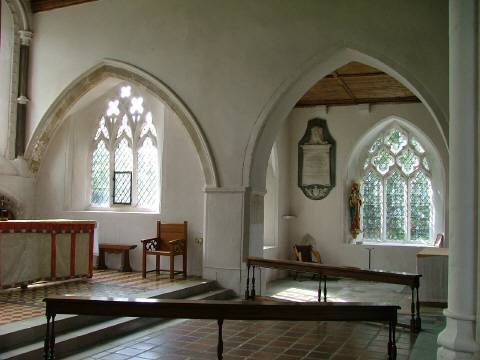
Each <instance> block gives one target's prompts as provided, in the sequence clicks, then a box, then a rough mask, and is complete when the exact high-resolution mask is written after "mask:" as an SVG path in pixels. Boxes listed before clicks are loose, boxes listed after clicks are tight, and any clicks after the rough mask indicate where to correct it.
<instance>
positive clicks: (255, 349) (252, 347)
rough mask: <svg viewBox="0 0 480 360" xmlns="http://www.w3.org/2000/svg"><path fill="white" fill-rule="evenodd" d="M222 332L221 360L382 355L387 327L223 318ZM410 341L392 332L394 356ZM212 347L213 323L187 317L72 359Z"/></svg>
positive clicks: (157, 355)
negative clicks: (178, 321) (179, 321)
mask: <svg viewBox="0 0 480 360" xmlns="http://www.w3.org/2000/svg"><path fill="white" fill-rule="evenodd" d="M223 337H224V359H225V360H234V359H238V360H239V359H267V360H269V359H275V360H294V359H335V360H354V359H355V360H361V359H385V358H386V349H387V341H388V328H386V327H385V326H382V325H381V324H367V323H344V322H285V321H277V322H274V321H257V322H253V321H225V323H224V330H223ZM415 340H416V336H415V335H411V334H410V333H409V332H398V334H397V347H398V359H399V360H401V359H408V357H409V354H410V349H411V347H412V345H413V344H414V343H415ZM216 352H217V323H216V322H215V321H206V320H187V321H184V322H183V323H181V324H178V325H173V326H171V327H167V328H164V329H161V330H157V331H154V332H152V333H150V334H148V335H146V336H142V337H139V338H137V339H135V340H130V341H127V342H126V343H124V344H122V345H118V343H117V345H116V346H113V345H112V346H111V347H108V346H105V347H104V348H102V349H101V351H100V350H99V351H98V352H93V353H91V354H89V355H87V356H86V357H75V359H89V360H90V359H110V360H115V359H162V360H164V359H171V360H180V359H182V360H187V359H188V360H195V359H217V356H216ZM84 355H85V354H84ZM72 359H73V358H72Z"/></svg>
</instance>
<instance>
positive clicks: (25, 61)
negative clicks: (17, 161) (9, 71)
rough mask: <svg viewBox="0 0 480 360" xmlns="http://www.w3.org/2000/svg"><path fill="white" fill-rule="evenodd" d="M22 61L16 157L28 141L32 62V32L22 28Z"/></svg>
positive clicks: (18, 98) (20, 64) (19, 83)
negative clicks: (28, 108) (27, 122)
mask: <svg viewBox="0 0 480 360" xmlns="http://www.w3.org/2000/svg"><path fill="white" fill-rule="evenodd" d="M18 33H19V36H20V63H19V79H18V97H17V126H16V132H15V157H18V156H23V154H24V152H25V142H26V138H25V136H26V117H27V104H28V102H29V101H30V100H29V98H28V97H27V90H28V77H29V72H28V69H29V62H30V59H29V57H30V43H31V40H32V32H31V31H26V30H20V31H19V32H18Z"/></svg>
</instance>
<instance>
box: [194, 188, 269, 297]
mask: <svg viewBox="0 0 480 360" xmlns="http://www.w3.org/2000/svg"><path fill="white" fill-rule="evenodd" d="M205 193H206V197H205V225H204V227H205V232H204V234H205V241H204V247H203V278H205V279H208V280H217V281H218V283H219V284H220V285H221V286H223V287H224V288H228V289H232V290H234V291H235V292H236V293H237V294H238V295H239V296H243V294H244V292H245V288H246V263H245V261H246V258H247V256H249V255H251V256H262V255H263V198H264V193H259V192H252V191H250V189H249V188H242V187H240V188H227V187H222V188H206V189H205ZM255 274H256V279H257V282H256V289H257V294H260V293H261V287H262V281H261V280H262V277H261V272H260V270H257V271H255Z"/></svg>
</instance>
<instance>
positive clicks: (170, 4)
mask: <svg viewBox="0 0 480 360" xmlns="http://www.w3.org/2000/svg"><path fill="white" fill-rule="evenodd" d="M325 14H328V16H325ZM132 16H134V18H135V19H139V21H130V19H131V17H132ZM34 23H35V41H34V43H33V48H32V64H31V70H32V81H31V96H32V99H35V101H33V102H32V104H31V106H30V117H29V125H28V128H29V134H31V133H32V132H33V130H34V129H35V127H36V125H37V124H38V122H39V121H40V119H41V117H42V115H43V114H44V113H45V111H46V110H47V108H48V106H49V105H50V104H51V103H52V102H53V101H54V99H55V98H56V97H57V95H58V94H59V93H60V92H61V91H62V90H63V89H64V88H65V87H66V86H67V85H68V84H69V83H70V82H71V81H72V80H74V79H75V78H76V77H77V76H78V75H79V74H81V73H82V72H84V71H86V70H87V69H89V68H91V67H92V66H94V65H95V64H98V63H99V62H100V61H101V60H102V59H104V58H113V59H118V60H121V61H125V62H128V63H131V64H134V65H136V66H138V67H140V68H141V69H144V70H145V71H147V72H149V73H151V74H152V75H154V76H155V77H157V78H158V79H161V80H162V81H164V82H165V83H166V84H167V85H168V86H170V87H171V88H172V89H173V90H174V91H175V93H177V94H178V96H179V97H180V98H181V99H182V100H183V101H184V102H185V103H186V104H187V105H188V107H189V108H190V109H191V110H192V112H193V114H195V116H196V118H197V119H198V121H199V123H200V126H201V128H202V129H203V131H204V132H205V134H206V137H207V139H208V141H209V143H210V145H211V147H212V150H213V154H214V157H215V160H216V164H217V167H218V171H219V175H220V179H221V180H222V183H223V184H224V185H225V186H239V185H245V186H247V185H248V184H242V163H243V160H244V151H245V148H246V145H247V143H248V140H249V137H250V136H251V131H252V128H253V125H254V122H255V121H256V120H257V119H258V117H259V116H260V114H261V112H262V109H263V108H264V106H265V104H266V103H267V102H268V101H270V99H271V97H272V94H274V93H275V90H276V89H277V88H278V87H279V86H280V85H281V84H283V83H284V82H286V81H290V80H291V79H292V78H294V77H295V76H296V74H298V72H299V71H304V70H305V64H307V63H308V62H309V60H310V59H311V58H312V57H314V56H315V55H317V54H325V53H328V52H329V49H331V48H333V47H338V46H340V45H342V44H345V43H346V42H348V43H349V44H353V45H357V47H358V48H360V49H372V50H373V52H374V54H371V55H372V56H376V55H377V54H380V55H382V56H383V57H385V58H388V59H394V62H395V63H396V64H398V67H397V68H398V69H402V70H405V71H404V73H405V74H408V75H409V76H410V77H412V78H415V79H416V80H418V82H419V83H422V84H423V86H424V87H425V88H426V89H427V90H428V92H429V94H431V96H432V98H433V99H434V101H435V102H436V104H437V105H438V106H439V107H440V109H441V111H442V112H443V113H444V114H447V107H448V77H446V76H439V75H438V74H445V73H447V71H448V34H447V31H448V11H447V2H446V1H432V0H427V1H422V2H415V3H408V4H407V3H405V2H404V1H395V0H392V1H388V2H381V3H377V2H376V1H367V2H365V1H351V0H341V1H333V2H330V1H302V2H282V3H278V2H277V1H273V0H266V1H253V0H249V1H224V2H223V1H222V2H218V1H211V0H207V1H201V2H198V1H184V2H181V3H179V2H176V1H158V0H138V1H130V0H101V1H96V2H91V3H86V4H82V5H78V6H75V7H67V8H62V9H57V10H55V11H50V12H41V13H38V14H35V15H34ZM387 24H388V25H387ZM412 39H414V41H413V40H412ZM65 54H68V56H65ZM48 64H55V66H48Z"/></svg>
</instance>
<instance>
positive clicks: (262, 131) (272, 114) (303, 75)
mask: <svg viewBox="0 0 480 360" xmlns="http://www.w3.org/2000/svg"><path fill="white" fill-rule="evenodd" d="M367 53H368V54H373V55H366V54H367ZM352 61H357V62H361V63H364V64H366V65H370V66H372V67H375V68H377V69H379V70H381V71H383V72H385V73H387V74H389V75H390V76H392V77H394V78H395V79H397V80H398V81H400V82H401V83H402V84H403V85H404V86H406V87H407V88H408V89H409V90H410V91H412V92H413V93H414V94H415V95H416V96H417V97H418V98H419V99H420V100H421V101H422V103H423V104H424V105H425V106H426V108H427V109H428V110H429V112H430V113H431V115H432V117H433V118H434V119H435V121H436V124H437V126H438V127H439V130H440V133H441V134H442V136H443V140H444V142H445V144H447V138H448V121H447V119H448V117H447V114H444V113H443V112H442V110H441V108H440V106H439V104H438V103H437V101H436V100H435V99H434V98H433V96H432V95H430V92H429V91H428V89H426V88H425V87H424V86H423V85H422V84H421V83H420V82H419V81H418V80H417V79H416V78H415V77H414V76H413V75H412V74H410V73H409V72H408V71H407V70H406V69H404V68H402V67H401V66H400V65H399V64H397V63H395V61H393V60H392V59H389V58H388V57H386V56H383V55H382V54H376V53H375V52H374V51H370V49H369V50H368V51H359V50H356V49H353V48H352V47H348V46H340V47H334V48H331V49H330V50H329V51H325V52H323V53H322V54H320V55H318V56H315V57H313V58H312V59H310V60H309V61H308V62H307V63H306V64H305V65H304V66H303V67H302V68H301V69H300V70H299V71H298V72H296V73H295V74H294V75H293V76H291V77H290V78H289V79H287V80H286V81H285V82H284V83H283V84H282V86H280V87H279V89H278V90H277V91H276V93H275V94H274V95H273V96H272V97H271V100H270V101H269V103H267V104H266V105H265V106H264V110H263V111H262V113H261V114H260V115H259V117H258V118H257V120H256V122H255V125H254V127H253V129H252V131H251V133H250V139H249V143H248V145H247V147H246V150H245V156H244V162H243V172H242V174H243V184H244V185H245V186H248V187H250V188H251V189H252V191H259V192H263V191H264V190H265V176H266V166H267V162H268V157H269V154H270V151H271V148H272V145H273V142H274V140H275V137H276V134H277V133H278V131H279V129H280V127H281V125H282V124H283V122H284V121H285V120H286V118H287V116H288V114H289V113H290V111H291V110H292V108H293V107H294V106H295V104H296V102H297V101H298V99H300V98H301V96H303V94H305V93H306V92H307V91H308V90H309V89H310V88H311V87H312V86H313V85H314V84H315V83H316V82H317V81H318V80H320V79H322V78H323V77H324V76H326V75H327V74H329V73H331V72H332V71H334V70H335V69H337V68H339V67H341V66H343V65H345V64H347V63H349V62H352Z"/></svg>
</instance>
